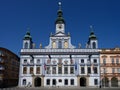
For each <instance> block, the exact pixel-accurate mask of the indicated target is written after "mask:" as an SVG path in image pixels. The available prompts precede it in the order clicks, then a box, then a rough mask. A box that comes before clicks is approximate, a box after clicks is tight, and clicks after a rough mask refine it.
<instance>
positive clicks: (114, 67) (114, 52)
mask: <svg viewBox="0 0 120 90" xmlns="http://www.w3.org/2000/svg"><path fill="white" fill-rule="evenodd" d="M100 64H101V67H100V68H101V83H102V86H104V87H119V86H120V48H111V49H101V51H100Z"/></svg>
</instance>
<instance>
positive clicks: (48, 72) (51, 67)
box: [19, 3, 100, 87]
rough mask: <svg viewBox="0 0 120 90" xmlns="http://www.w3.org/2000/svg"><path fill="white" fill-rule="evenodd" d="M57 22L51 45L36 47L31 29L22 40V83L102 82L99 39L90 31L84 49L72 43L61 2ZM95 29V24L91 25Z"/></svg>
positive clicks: (20, 82) (97, 84)
mask: <svg viewBox="0 0 120 90" xmlns="http://www.w3.org/2000/svg"><path fill="white" fill-rule="evenodd" d="M57 15H58V16H57V19H56V21H55V28H56V29H55V34H51V35H50V37H49V45H48V46H45V47H43V46H42V45H40V48H36V47H35V45H34V44H33V41H32V37H31V35H30V32H27V33H26V35H25V36H24V39H23V48H22V49H21V51H20V74H19V86H20V87H25V86H32V87H41V86H44V87H47V86H59V87H60V86H77V87H82V86H85V87H86V86H91V87H97V86H99V85H100V60H99V58H100V53H99V49H98V40H97V37H96V36H95V34H94V32H93V31H91V33H90V36H89V38H88V42H87V45H86V47H85V48H81V46H80V45H79V48H76V47H75V46H74V45H72V44H71V36H70V34H69V33H68V34H66V33H65V25H66V23H65V20H64V18H63V12H62V10H61V4H60V3H59V10H58V12H57ZM91 28H92V27H91Z"/></svg>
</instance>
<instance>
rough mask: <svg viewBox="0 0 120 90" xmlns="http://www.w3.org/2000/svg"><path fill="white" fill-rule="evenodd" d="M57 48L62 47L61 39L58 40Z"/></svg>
mask: <svg viewBox="0 0 120 90" xmlns="http://www.w3.org/2000/svg"><path fill="white" fill-rule="evenodd" d="M58 48H59V49H61V48H62V41H61V40H59V42H58Z"/></svg>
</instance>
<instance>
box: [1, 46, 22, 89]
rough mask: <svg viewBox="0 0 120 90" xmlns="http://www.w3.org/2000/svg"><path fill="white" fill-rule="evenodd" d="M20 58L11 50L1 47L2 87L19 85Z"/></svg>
mask: <svg viewBox="0 0 120 90" xmlns="http://www.w3.org/2000/svg"><path fill="white" fill-rule="evenodd" d="M19 64H20V58H19V57H18V56H17V55H16V54H14V53H13V52H11V51H10V50H8V49H6V48H3V47H0V87H11V86H17V85H18V79H19Z"/></svg>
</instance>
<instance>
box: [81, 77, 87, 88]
mask: <svg viewBox="0 0 120 90" xmlns="http://www.w3.org/2000/svg"><path fill="white" fill-rule="evenodd" d="M80 86H83V87H85V86H86V78H85V77H81V78H80Z"/></svg>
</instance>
